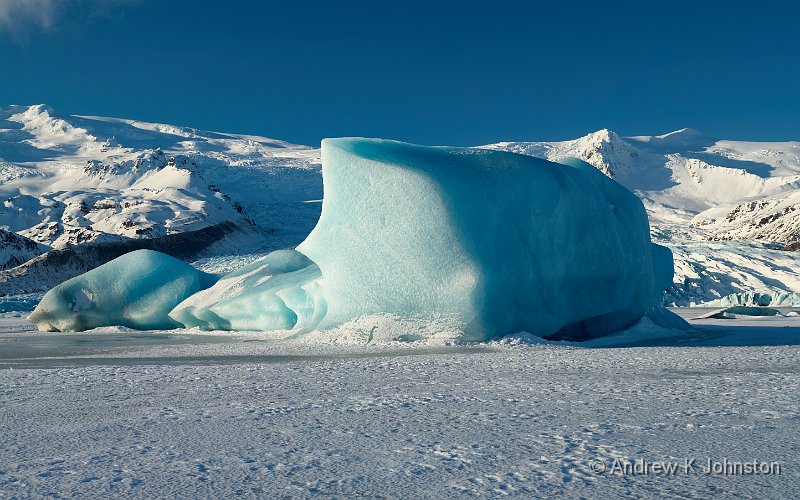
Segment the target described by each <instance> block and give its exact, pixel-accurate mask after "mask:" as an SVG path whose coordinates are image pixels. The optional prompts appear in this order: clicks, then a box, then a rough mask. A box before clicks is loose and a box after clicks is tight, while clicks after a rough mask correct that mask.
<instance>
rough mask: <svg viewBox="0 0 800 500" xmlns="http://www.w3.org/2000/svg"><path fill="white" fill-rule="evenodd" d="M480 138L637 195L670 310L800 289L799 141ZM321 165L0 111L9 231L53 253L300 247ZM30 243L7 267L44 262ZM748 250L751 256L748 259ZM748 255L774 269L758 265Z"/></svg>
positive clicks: (311, 151)
mask: <svg viewBox="0 0 800 500" xmlns="http://www.w3.org/2000/svg"><path fill="white" fill-rule="evenodd" d="M480 147H482V148H489V149H499V150H505V151H512V152H516V153H520V154H526V155H530V156H537V157H541V158H546V159H549V160H554V161H557V160H559V159H562V158H566V157H577V158H580V159H583V160H585V161H587V162H588V163H590V164H592V165H593V166H595V168H597V169H598V170H600V171H601V172H603V173H604V174H606V175H608V176H609V177H612V178H614V179H615V180H617V181H618V182H620V183H621V184H623V185H624V186H626V187H627V188H628V189H630V190H632V191H633V192H635V193H636V194H637V195H638V196H639V197H640V199H641V200H642V202H643V203H644V205H645V208H646V210H647V212H648V216H649V218H650V221H651V234H652V237H653V239H654V240H655V241H657V242H660V243H663V244H666V245H668V246H670V247H671V248H672V249H673V252H674V253H675V255H676V267H677V269H678V273H677V274H676V279H675V285H674V287H673V290H671V291H670V292H669V293H668V294H667V296H666V299H665V300H666V301H667V302H668V303H670V302H671V303H676V304H681V305H686V304H688V303H691V302H700V301H704V300H711V299H714V298H718V297H719V296H720V295H723V294H727V293H735V292H740V291H762V289H763V288H770V289H777V290H779V291H787V292H792V291H798V290H800V276H798V274H797V272H794V271H793V269H795V268H797V266H795V263H794V260H793V259H794V257H793V254H791V253H781V252H780V251H779V250H777V249H778V248H780V247H782V246H790V245H792V244H795V243H796V242H797V241H798V240H800V209H799V208H800V142H772V143H767V142H746V141H728V140H723V139H717V138H710V137H708V136H706V135H705V134H703V133H702V132H699V131H697V130H694V129H689V128H686V129H681V130H677V131H673V132H668V133H665V134H661V135H655V136H630V137H623V136H621V135H619V134H617V133H615V132H614V131H612V130H609V129H601V130H598V131H595V132H592V133H589V134H587V135H585V136H583V137H579V138H577V139H574V140H566V141H550V142H544V141H541V142H533V141H531V142H522V141H516V142H502V143H496V144H490V145H485V146H480ZM320 163H321V159H320V155H319V149H317V148H313V147H310V146H304V145H295V144H291V143H288V142H286V141H282V140H279V139H271V138H266V137H259V136H254V135H246V134H229V133H224V132H209V131H203V130H199V129H195V128H192V127H182V126H177V125H169V124H164V123H150V122H143V121H138V120H129V119H124V118H109V117H98V116H89V115H61V114H59V113H57V112H56V111H55V110H53V109H52V108H51V107H49V106H46V105H35V106H27V107H26V106H5V107H0V196H2V199H3V205H0V229H4V230H6V231H10V232H12V233H14V234H16V235H18V236H20V237H21V238H24V239H25V240H30V241H32V242H34V243H35V244H37V245H42V247H37V249H38V250H42V249H44V251H43V252H42V253H44V254H46V253H47V252H48V251H51V250H63V249H66V248H70V247H76V246H81V245H88V244H96V245H108V244H112V243H113V244H114V245H120V243H119V242H123V243H121V244H122V245H123V247H124V245H126V243H124V242H125V241H129V242H131V243H128V244H129V245H132V246H135V245H139V243H133V242H135V241H136V240H140V239H158V238H164V237H167V236H169V235H171V234H183V233H187V234H190V233H193V232H196V231H201V230H204V229H205V228H213V227H218V226H219V225H220V224H228V223H231V224H233V225H232V226H231V225H226V226H225V228H226V231H230V234H229V235H228V237H226V238H225V241H226V243H225V244H224V245H222V246H221V247H220V248H219V250H213V249H212V250H209V251H207V252H205V253H202V254H198V255H197V256H196V257H197V258H199V257H207V256H213V255H215V254H219V253H221V252H227V253H240V254H241V253H248V254H250V253H258V252H262V251H268V250H271V249H276V248H284V247H292V246H294V245H296V244H297V243H299V242H300V241H302V239H303V238H304V237H305V235H306V234H307V233H308V231H310V230H311V228H313V226H314V224H315V223H316V220H317V218H318V216H319V211H320V203H319V200H321V199H322V180H321V174H320ZM198 234H199V233H198ZM20 241H22V240H20ZM114 242H117V243H114ZM726 242H730V243H726ZM719 245H722V247H720V246H719ZM726 245H727V246H726ZM17 246H18V247H19V248H20V250H19V255H16V256H13V255H11V256H10V257H9V258H8V259H7V260H8V261H9V262H17V261H20V260H24V259H25V258H27V257H31V255H33V253H31V252H32V251H31V249H30V248H28V249H27V250H24V251H23V250H21V249H22V247H23V246H25V245H23V244H22V243H19V244H18V245H17ZM28 247H30V245H28ZM26 248H27V247H26ZM25 252H28V253H25ZM741 252H746V253H748V254H751V255H742V256H741V257H742V258H743V259H744V261H742V260H741V259H739V257H737V255H740V254H741ZM34 253H35V252H34ZM95 253H97V254H104V253H103V252H99V253H98V252H95ZM90 254H91V253H90ZM184 257H185V255H184ZM37 258H39V261H41V257H37ZM748 258H750V260H757V261H758V262H760V263H761V264H763V265H759V266H756V265H749V267H748V266H746V265H745V263H744V262H745V261H746V260H747V259H748ZM10 259H16V260H10ZM22 265H23V266H24V265H25V264H24V263H23V264H22ZM86 265H91V263H89V264H86ZM84 267H85V266H84ZM745 267H746V268H747V269H745ZM39 268H41V265H39ZM737 269H739V271H737ZM741 269H745V270H744V271H741ZM7 271H8V270H6V271H3V273H5V276H8V274H9V273H8V272H7ZM15 273H17V274H19V269H17V270H16V271H15ZM724 273H727V275H726V276H734V279H728V278H727V277H726V276H722V275H723V274H724ZM3 279H4V278H3V275H2V274H0V282H2V281H3ZM27 288H30V280H28V285H26V289H27ZM3 290H6V292H8V291H13V284H9V283H8V282H7V281H6V283H5V286H0V292H2V291H3Z"/></svg>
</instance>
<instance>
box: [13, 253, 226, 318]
mask: <svg viewBox="0 0 800 500" xmlns="http://www.w3.org/2000/svg"><path fill="white" fill-rule="evenodd" d="M216 279H217V277H216V276H213V275H211V274H206V273H204V272H201V271H198V270H197V269H195V268H194V267H192V266H190V265H189V264H187V263H185V262H182V261H180V260H178V259H175V258H173V257H170V256H169V255H166V254H163V253H159V252H155V251H153V250H137V251H135V252H130V253H127V254H125V255H123V256H121V257H118V258H116V259H114V260H112V261H111V262H108V263H106V264H103V265H102V266H100V267H97V268H95V269H92V270H91V271H89V272H87V273H84V274H81V275H80V276H76V277H75V278H72V279H70V280H67V281H65V282H64V283H62V284H60V285H58V286H56V287H55V288H53V289H52V290H50V291H49V292H47V293H46V294H45V296H44V297H43V298H42V301H41V302H40V303H39V305H38V306H36V309H34V311H33V312H32V313H31V315H30V316H29V317H28V319H29V320H30V321H32V322H33V323H35V324H36V327H37V328H38V329H39V330H40V331H50V332H52V331H62V332H64V331H82V330H89V329H92V328H96V327H99V326H127V327H129V328H135V329H138V330H161V329H172V328H178V327H180V326H181V324H180V323H178V322H176V321H175V320H173V319H171V318H170V317H169V316H168V315H167V314H168V313H169V311H171V310H172V309H173V308H174V307H175V306H176V305H178V304H179V303H181V302H182V301H183V300H185V299H186V298H187V297H189V296H191V295H192V294H195V293H197V292H199V291H200V290H202V289H204V288H207V287H209V286H211V285H212V284H214V282H215V281H216Z"/></svg>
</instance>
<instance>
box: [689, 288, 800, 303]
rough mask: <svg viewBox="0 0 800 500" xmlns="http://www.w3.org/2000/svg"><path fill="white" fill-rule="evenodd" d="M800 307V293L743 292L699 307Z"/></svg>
mask: <svg viewBox="0 0 800 500" xmlns="http://www.w3.org/2000/svg"><path fill="white" fill-rule="evenodd" d="M736 306H750V307H765V306H770V307H800V293H794V292H778V291H771V292H742V293H732V294H730V295H726V296H725V297H720V298H719V299H716V300H711V301H708V302H704V303H703V304H700V305H699V306H697V307H736Z"/></svg>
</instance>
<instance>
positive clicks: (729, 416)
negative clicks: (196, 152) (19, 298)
mask: <svg viewBox="0 0 800 500" xmlns="http://www.w3.org/2000/svg"><path fill="white" fill-rule="evenodd" d="M679 312H680V313H681V314H685V315H689V316H693V315H696V314H697V312H698V310H691V311H679ZM692 324H693V325H694V326H695V327H696V328H695V331H694V332H691V333H688V334H682V335H678V334H675V333H673V334H663V333H662V334H655V333H654V334H653V335H651V336H650V337H649V338H648V334H647V332H644V333H642V332H640V333H638V334H636V335H628V336H625V335H622V336H620V338H617V339H616V340H614V341H613V342H612V341H610V340H609V339H606V340H605V341H604V342H605V343H606V344H607V345H619V346H632V345H638V347H626V348H605V347H601V346H600V343H595V347H594V348H586V344H584V345H580V346H576V345H574V344H564V343H561V344H555V343H536V342H535V341H532V340H531V339H526V338H518V339H516V340H509V341H503V342H493V343H487V344H478V345H449V344H441V345H436V344H431V343H427V344H421V343H414V344H390V345H380V346H372V345H322V346H317V347H311V346H308V345H298V344H293V343H291V342H284V341H279V340H275V339H270V338H267V337H265V336H259V335H250V336H248V335H209V334H191V333H187V332H181V331H173V332H158V333H142V332H133V331H123V330H119V329H104V330H98V331H94V332H89V333H81V334H39V333H35V332H33V331H31V329H30V326H29V325H28V324H26V323H25V322H24V321H23V320H21V319H19V318H3V319H2V320H0V366H1V367H2V369H0V423H2V432H1V433H0V447H2V450H3V453H2V454H0V497H15V496H20V497H28V496H45V495H53V496H66V497H96V496H100V495H103V496H115V497H154V496H155V497H168V496H184V497H185V496H210V495H213V496H233V495H238V496H246V497H256V496H261V497H275V496H291V497H307V496H313V495H316V494H327V495H334V496H342V497H351V496H359V495H368V496H382V495H387V496H406V497H438V498H442V497H448V498H450V497H453V496H465V497H471V496H498V495H518V496H525V497H530V496H539V497H541V496H548V497H549V496H553V495H567V496H571V497H580V496H585V497H595V498H597V497H615V496H645V497H655V496H672V497H674V496H698V497H709V496H712V495H713V496H744V497H748V496H755V497H770V498H781V497H783V498H792V497H797V496H798V495H800V471H799V470H798V469H797V464H798V463H800V460H799V459H800V433H798V432H797V425H798V422H800V399H798V398H797V394H798V389H800V364H799V363H798V362H797V360H798V359H800V346H798V344H800V318H797V317H771V318H746V319H741V318H740V319H735V320H702V321H693V322H692ZM687 460H688V461H691V460H694V462H691V463H693V464H695V467H696V470H695V469H691V470H690V471H688V472H687V473H685V471H683V470H682V469H681V470H679V471H678V472H676V473H675V474H658V473H653V472H652V471H650V472H648V473H636V472H635V470H633V469H631V470H630V471H629V472H614V471H615V469H614V467H615V466H620V467H622V466H625V464H629V465H630V466H631V467H632V466H633V465H635V464H637V463H639V462H638V461H642V463H644V462H647V463H648V464H651V463H662V462H669V463H671V462H676V463H677V462H680V463H681V464H684V463H685V461H687ZM708 460H711V461H712V463H722V462H723V461H724V460H728V461H733V462H737V463H742V462H749V461H752V460H756V461H758V462H759V463H761V462H765V463H773V462H774V463H778V464H780V467H779V469H778V470H775V469H773V470H772V471H771V473H769V474H747V475H744V474H711V475H706V474H704V473H703V468H704V467H705V465H706V463H707V461H708Z"/></svg>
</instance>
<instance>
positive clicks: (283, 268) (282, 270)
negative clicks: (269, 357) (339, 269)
mask: <svg viewBox="0 0 800 500" xmlns="http://www.w3.org/2000/svg"><path fill="white" fill-rule="evenodd" d="M321 277H322V275H321V273H320V270H319V267H317V265H316V264H314V263H313V262H311V260H309V258H308V257H306V256H305V255H303V254H301V253H300V252H297V251H295V250H278V251H277V252H272V253H270V254H269V255H267V256H266V257H264V258H262V259H259V260H257V261H255V262H253V263H251V264H248V265H246V266H244V267H243V268H241V269H239V270H237V271H234V272H232V273H230V274H227V275H225V276H223V277H222V278H220V280H219V281H218V282H217V283H216V284H215V285H214V286H212V287H211V288H209V289H207V290H204V291H202V292H199V293H197V294H195V295H193V296H191V297H189V298H188V299H186V300H185V301H183V302H182V303H180V304H179V305H178V306H177V307H175V309H173V310H172V312H170V314H169V315H170V317H171V318H172V319H173V320H175V321H177V322H179V323H182V324H183V325H185V326H186V327H188V328H194V327H197V328H200V329H202V330H264V331H270V330H291V329H294V328H303V329H310V328H313V327H314V326H316V325H317V324H318V323H319V322H320V320H321V319H322V317H323V316H325V311H326V305H325V300H324V299H323V298H322V294H321V293H320V291H319V279H320V278H321Z"/></svg>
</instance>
